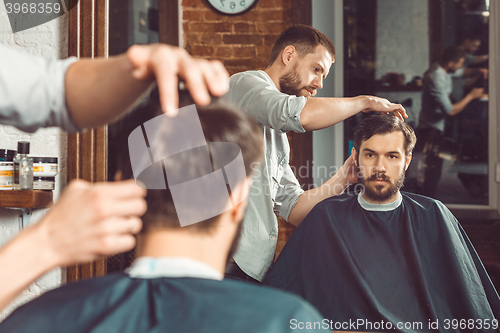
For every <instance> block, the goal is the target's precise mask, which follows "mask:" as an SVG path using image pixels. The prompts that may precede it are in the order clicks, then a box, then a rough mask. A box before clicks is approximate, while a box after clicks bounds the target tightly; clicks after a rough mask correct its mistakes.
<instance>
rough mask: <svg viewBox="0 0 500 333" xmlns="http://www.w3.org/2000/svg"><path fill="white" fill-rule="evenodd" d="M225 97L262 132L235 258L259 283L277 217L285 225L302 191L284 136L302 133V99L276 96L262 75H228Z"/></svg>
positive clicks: (271, 253) (273, 239) (272, 244)
mask: <svg viewBox="0 0 500 333" xmlns="http://www.w3.org/2000/svg"><path fill="white" fill-rule="evenodd" d="M226 97H227V98H228V99H229V100H230V101H231V102H233V103H235V104H237V105H238V106H239V107H240V108H241V109H243V111H245V112H247V113H248V114H250V115H251V116H252V117H253V118H254V119H255V120H257V121H258V122H259V123H260V124H261V125H262V127H263V130H264V152H265V158H264V160H263V162H262V163H261V164H260V166H259V167H258V168H257V166H255V167H254V168H253V170H254V174H253V183H252V187H251V189H250V197H249V202H248V208H247V211H246V215H245V219H244V221H243V231H242V236H241V238H240V243H239V248H238V251H237V252H236V254H235V256H234V260H235V261H236V263H237V264H238V266H239V267H240V268H241V269H242V270H243V271H244V272H245V273H246V274H248V275H249V276H251V277H253V278H254V279H257V280H259V281H260V280H262V279H263V277H264V275H265V274H266V272H267V270H268V269H269V267H270V266H271V264H272V262H273V259H274V252H275V249H276V242H277V238H278V220H277V218H276V216H275V215H274V211H273V207H274V209H276V211H277V213H278V215H279V216H281V217H283V218H284V219H285V220H288V216H289V214H290V211H291V210H292V208H293V207H294V206H295V204H296V203H297V201H298V199H299V197H300V195H301V194H302V193H303V192H304V191H303V190H302V188H301V187H300V185H299V182H298V181H297V178H296V177H295V175H294V173H293V171H292V169H291V168H290V165H289V164H288V162H289V159H290V145H289V144H288V138H287V136H286V132H288V131H295V132H305V130H304V128H303V127H302V125H301V123H300V113H301V111H302V108H303V107H304V105H305V104H306V101H307V99H306V97H297V96H290V95H287V94H284V93H281V92H280V91H279V90H278V89H277V88H276V86H275V84H274V83H273V81H272V80H271V78H270V77H269V75H267V73H266V72H264V71H247V72H243V73H237V74H234V75H233V76H231V81H230V89H229V93H228V94H227V95H226Z"/></svg>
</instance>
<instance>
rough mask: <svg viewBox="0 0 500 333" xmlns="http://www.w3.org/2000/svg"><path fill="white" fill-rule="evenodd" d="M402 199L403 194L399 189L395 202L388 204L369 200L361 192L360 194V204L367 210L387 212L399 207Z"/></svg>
mask: <svg viewBox="0 0 500 333" xmlns="http://www.w3.org/2000/svg"><path fill="white" fill-rule="evenodd" d="M402 201H403V196H402V195H401V192H399V191H398V197H397V199H396V200H395V201H393V202H389V203H386V204H376V203H371V202H368V201H366V200H365V199H364V198H363V196H362V195H361V193H360V194H358V202H359V205H360V206H361V207H362V208H363V209H365V210H369V211H375V212H387V211H390V210H394V209H396V208H398V207H399V205H401V202H402Z"/></svg>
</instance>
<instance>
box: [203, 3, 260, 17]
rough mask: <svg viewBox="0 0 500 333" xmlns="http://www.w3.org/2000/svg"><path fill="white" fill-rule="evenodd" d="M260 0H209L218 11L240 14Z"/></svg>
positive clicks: (226, 13) (227, 13) (225, 13)
mask: <svg viewBox="0 0 500 333" xmlns="http://www.w3.org/2000/svg"><path fill="white" fill-rule="evenodd" d="M257 1H259V0H208V3H209V4H210V5H211V6H212V7H213V8H214V9H215V11H216V12H218V13H221V14H224V15H239V14H243V13H245V12H247V11H249V10H250V9H251V8H252V7H253V6H254V5H255V4H256V3H257Z"/></svg>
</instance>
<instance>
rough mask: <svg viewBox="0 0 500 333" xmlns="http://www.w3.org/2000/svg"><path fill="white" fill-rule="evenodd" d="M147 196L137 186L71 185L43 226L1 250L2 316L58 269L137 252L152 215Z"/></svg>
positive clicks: (124, 184) (41, 222)
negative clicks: (137, 241)
mask: <svg viewBox="0 0 500 333" xmlns="http://www.w3.org/2000/svg"><path fill="white" fill-rule="evenodd" d="M145 194H146V191H145V190H144V189H142V188H140V187H138V186H137V185H136V184H135V181H133V180H132V181H126V182H116V183H101V184H95V185H90V184H89V183H87V182H84V181H80V180H78V181H73V182H72V183H70V184H69V186H68V187H67V189H66V190H65V192H64V194H63V196H62V197H61V198H60V199H59V200H58V202H57V203H56V204H55V205H54V207H53V208H51V209H50V210H49V212H48V213H47V215H46V216H45V217H44V218H43V219H42V220H41V221H40V223H38V224H36V225H34V226H32V227H29V228H28V229H26V230H24V231H23V232H22V233H20V234H19V235H18V236H16V237H15V238H14V239H12V240H11V241H10V242H9V243H7V244H6V245H5V246H4V247H3V248H2V249H0V267H2V268H3V269H1V270H0V284H1V285H2V288H0V310H1V309H3V308H4V307H5V306H6V305H7V304H9V303H10V302H11V301H12V300H13V299H14V298H15V297H16V296H17V295H18V294H19V293H20V292H21V291H22V290H23V289H25V288H26V287H27V286H29V284H30V283H32V282H33V281H34V280H35V279H37V278H39V277H40V276H42V275H43V274H44V273H46V272H48V271H49V270H51V269H53V268H55V267H58V266H66V265H70V264H76V263H83V262H88V261H91V260H93V259H95V258H97V257H98V256H100V255H112V254H116V253H120V252H124V251H128V250H130V249H132V248H133V247H134V245H135V238H134V236H133V234H135V233H137V232H139V230H140V229H141V227H142V221H141V220H140V218H139V216H141V215H142V214H144V212H145V211H146V202H145V200H144V196H145ZM13 272H15V274H13Z"/></svg>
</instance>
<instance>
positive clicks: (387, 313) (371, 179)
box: [264, 114, 500, 332]
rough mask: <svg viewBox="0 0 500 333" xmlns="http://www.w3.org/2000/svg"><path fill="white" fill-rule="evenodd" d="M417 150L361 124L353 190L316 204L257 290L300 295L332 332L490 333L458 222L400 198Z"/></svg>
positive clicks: (491, 303) (485, 289)
mask: <svg viewBox="0 0 500 333" xmlns="http://www.w3.org/2000/svg"><path fill="white" fill-rule="evenodd" d="M415 142H416V137H415V134H414V132H413V130H412V129H411V127H410V126H408V125H407V124H405V123H404V122H402V121H400V120H399V119H397V118H396V117H393V116H388V115H383V114H377V115H372V116H369V117H367V118H365V119H364V120H363V121H362V122H361V124H360V125H359V126H358V128H357V129H356V131H355V134H354V148H353V150H352V154H353V157H354V159H355V161H356V165H357V167H358V184H357V185H356V188H357V189H359V191H352V192H348V193H344V194H342V195H340V196H337V197H332V198H329V199H326V200H324V201H322V202H321V203H319V204H317V205H316V207H315V208H314V209H313V210H312V211H311V212H310V213H309V215H308V216H307V217H306V218H305V219H304V221H303V222H302V223H301V224H300V226H299V227H298V228H297V229H296V230H295V232H294V233H293V235H292V237H291V238H290V240H289V241H288V243H287V244H286V246H285V248H284V249H283V251H282V252H281V254H280V256H279V257H278V259H277V261H276V263H275V264H274V266H273V268H272V269H271V271H270V272H269V274H268V276H267V278H266V280H265V282H264V284H265V285H268V286H273V287H276V288H279V289H282V290H286V291H291V292H293V293H296V294H298V295H300V296H302V297H303V298H304V299H306V300H307V301H309V302H310V303H311V304H312V305H314V306H315V307H316V308H317V309H318V310H320V312H321V313H322V315H323V316H324V317H325V318H326V319H328V320H330V324H331V326H332V328H333V329H336V330H343V331H347V330H349V331H384V332H387V331H401V332H464V331H469V332H482V331H497V328H498V322H497V321H496V319H498V318H499V317H498V316H499V315H500V311H499V310H500V300H499V297H498V294H497V292H496V291H495V289H494V287H493V285H492V283H491V281H490V279H489V277H488V275H487V274H486V271H485V269H484V267H483V265H482V263H481V261H480V259H479V257H478V256H477V254H476V252H475V250H474V248H473V247H472V244H471V243H470V241H469V239H468V238H467V236H466V234H465V232H464V231H463V229H462V227H461V226H460V224H459V222H458V221H457V220H456V219H455V217H454V216H453V215H452V214H451V212H450V211H449V210H448V209H447V208H446V206H445V205H443V204H442V203H441V202H439V201H437V200H434V199H430V198H427V197H424V196H420V195H415V194H411V193H405V192H400V191H399V189H400V188H401V186H402V185H403V181H404V176H405V172H406V169H407V168H408V165H409V164H410V161H411V153H412V149H413V147H414V146H415ZM357 192H359V193H357Z"/></svg>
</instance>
